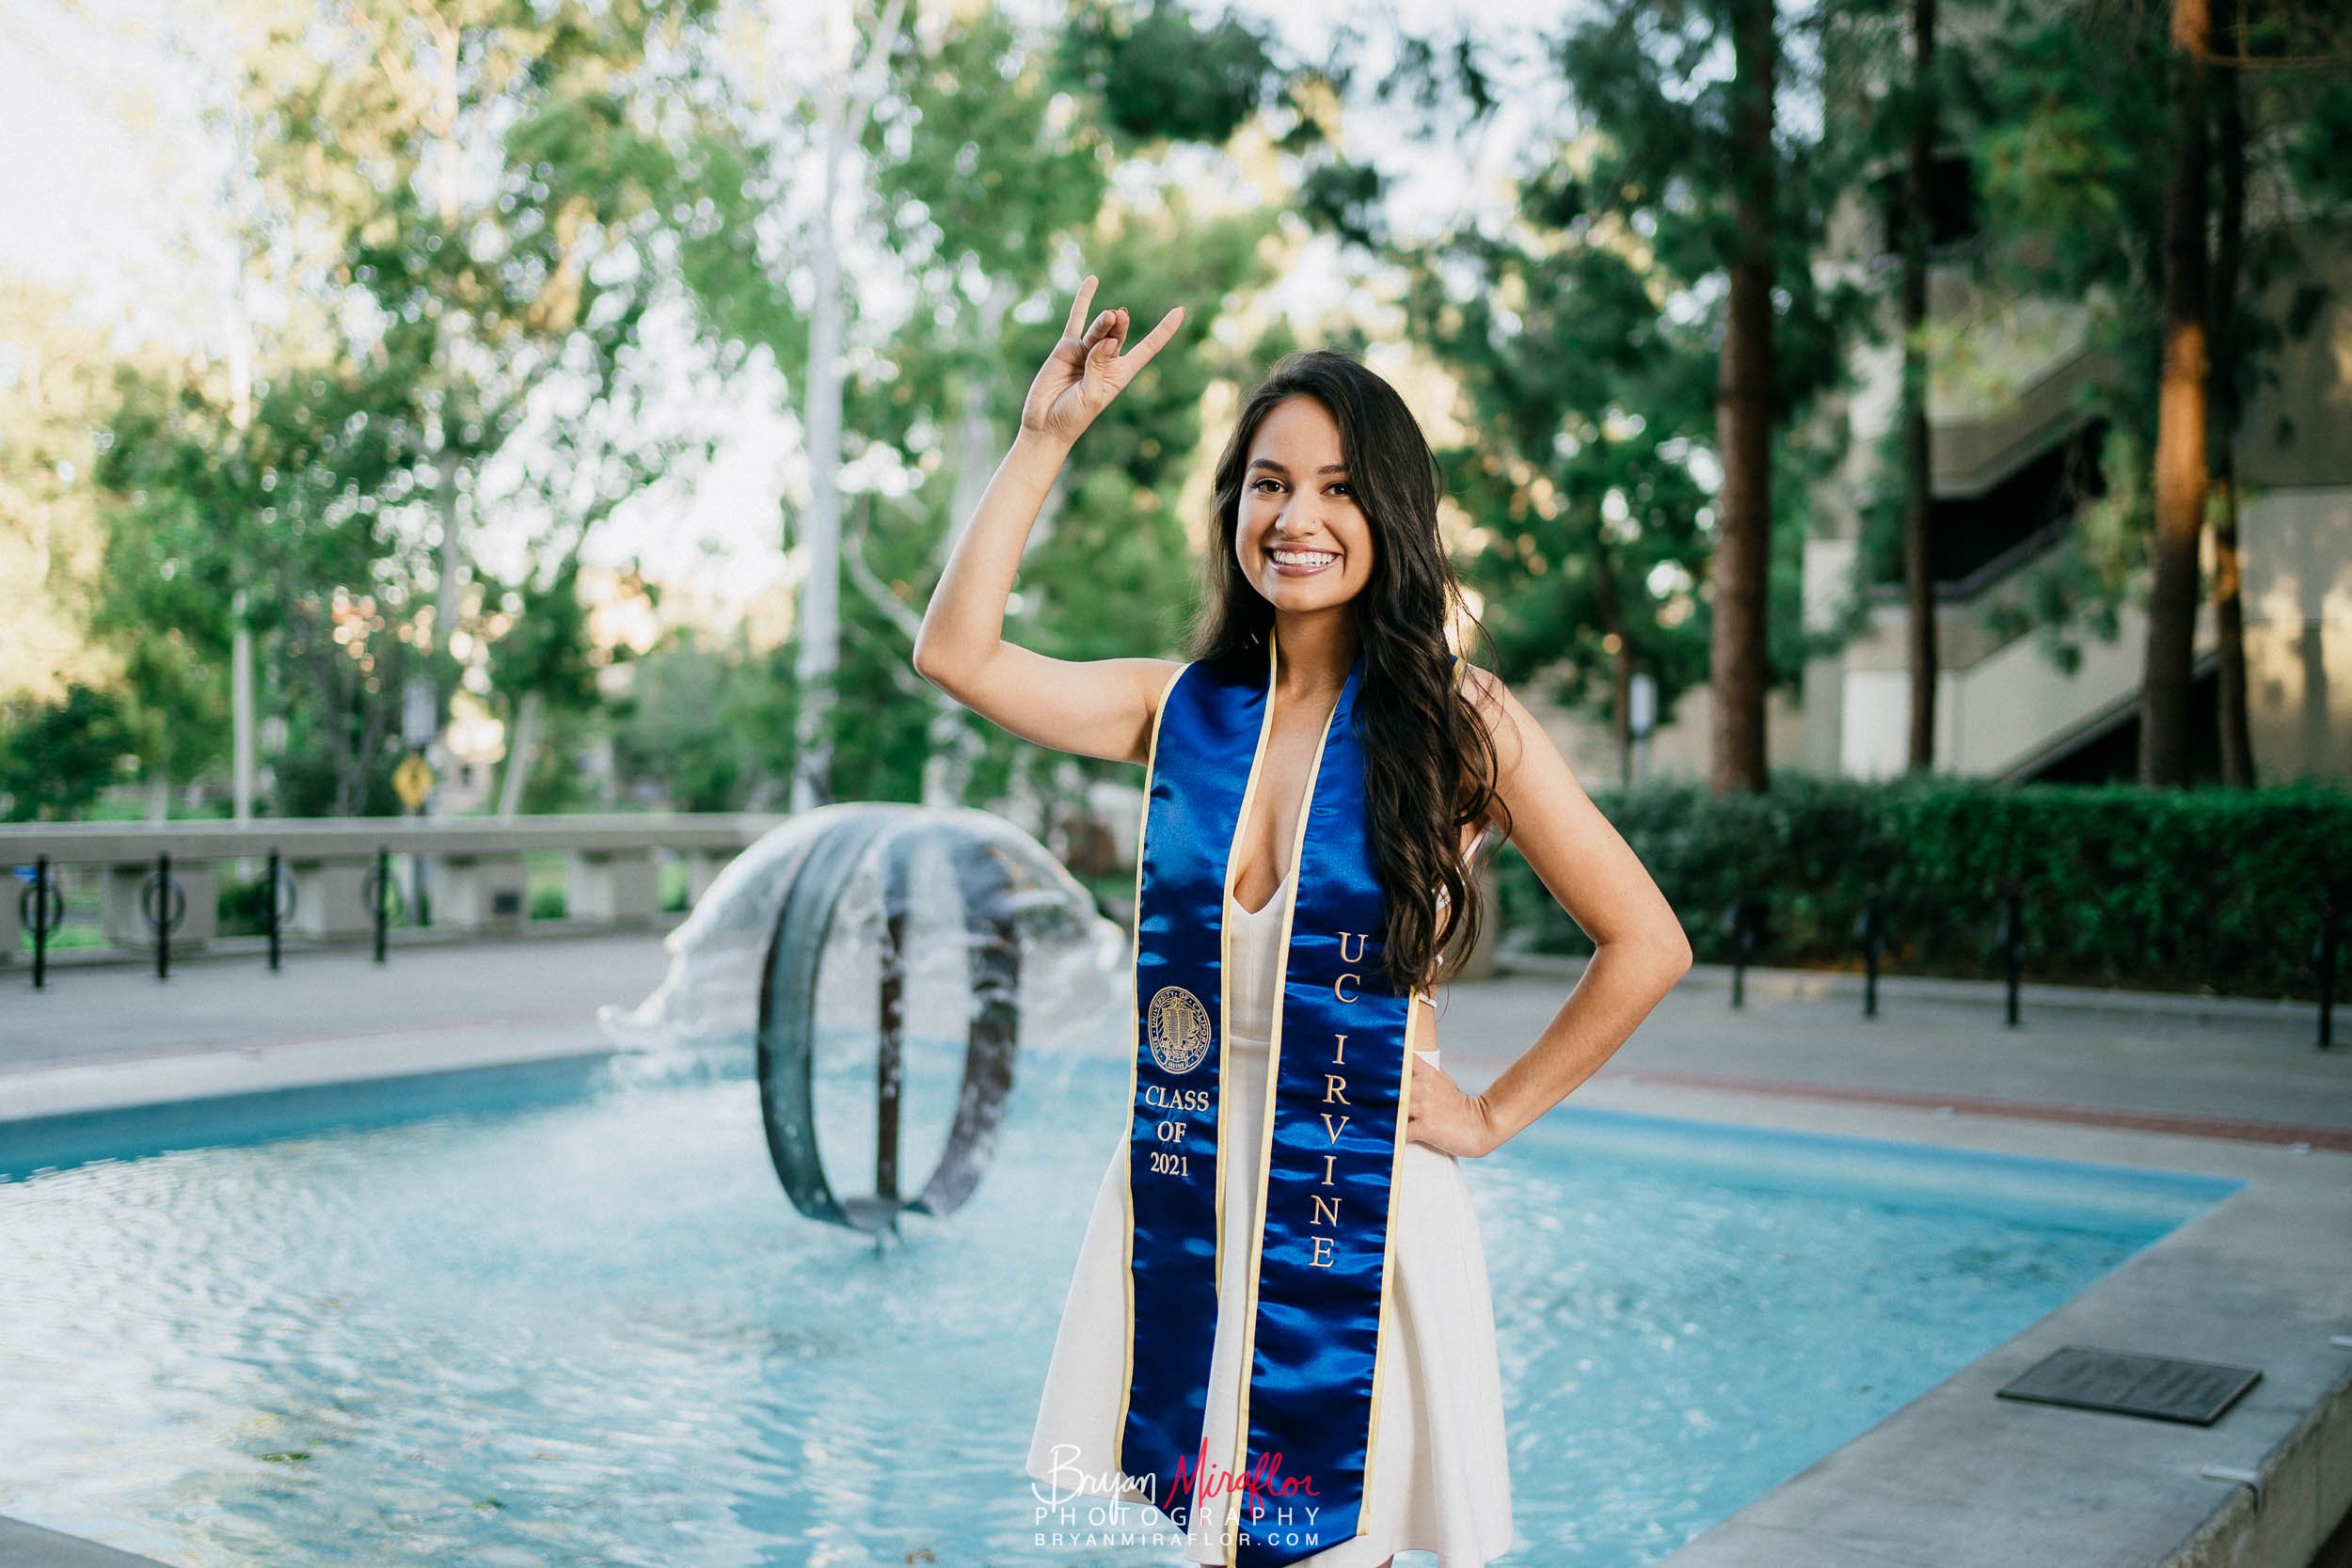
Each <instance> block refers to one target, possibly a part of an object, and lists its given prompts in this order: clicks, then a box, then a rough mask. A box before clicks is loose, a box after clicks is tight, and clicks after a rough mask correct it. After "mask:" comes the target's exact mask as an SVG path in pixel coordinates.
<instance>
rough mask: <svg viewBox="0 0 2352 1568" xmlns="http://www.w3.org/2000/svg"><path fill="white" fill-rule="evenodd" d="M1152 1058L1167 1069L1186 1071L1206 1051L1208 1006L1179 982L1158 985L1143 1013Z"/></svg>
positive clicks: (1198, 1062)
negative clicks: (1149, 1039)
mask: <svg viewBox="0 0 2352 1568" xmlns="http://www.w3.org/2000/svg"><path fill="white" fill-rule="evenodd" d="M1145 1016H1146V1017H1147V1018H1148V1019H1149V1021H1150V1030H1151V1039H1152V1060H1153V1061H1155V1062H1157V1063H1159V1064H1160V1066H1161V1067H1162V1068H1163V1069H1166V1070H1168V1071H1169V1072H1190V1071H1191V1070H1192V1069H1194V1068H1197V1067H1199V1066H1200V1059H1201V1058H1202V1057H1204V1056H1206V1055H1207V1054H1208V1053H1209V1009H1208V1008H1206V1007H1204V1006H1201V1005H1200V998H1199V997H1197V996H1195V995H1193V994H1192V992H1190V991H1188V990H1185V989H1184V987H1182V986H1162V987H1161V988H1160V989H1159V991H1158V992H1157V994H1155V995H1154V996H1153V997H1152V1006H1151V1008H1150V1009H1149V1011H1148V1012H1147V1013H1146V1015H1145Z"/></svg>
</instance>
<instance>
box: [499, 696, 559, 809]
mask: <svg viewBox="0 0 2352 1568" xmlns="http://www.w3.org/2000/svg"><path fill="white" fill-rule="evenodd" d="M547 707H548V700H547V698H546V697H545V696H543V695H541V694H540V693H539V692H536V691H526V692H524V693H523V696H522V701H521V702H519V703H516V705H515V734H514V736H513V737H512V738H511V739H510V740H509V741H508V742H507V747H506V772H505V775H504V776H503V777H501V779H500V780H499V820H500V821H501V822H511V821H513V820H514V819H515V816H516V814H517V813H518V812H520V811H521V810H522V805H523V786H524V785H525V784H528V783H530V781H531V763H532V758H533V757H534V756H536V755H537V754H538V752H539V729H540V721H541V720H542V719H543V718H544V717H545V716H546V713H547Z"/></svg>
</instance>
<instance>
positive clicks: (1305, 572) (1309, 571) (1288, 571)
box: [1265, 546, 1340, 578]
mask: <svg viewBox="0 0 2352 1568" xmlns="http://www.w3.org/2000/svg"><path fill="white" fill-rule="evenodd" d="M1283 547H1284V548H1288V547H1289V546H1283ZM1316 553H1318V554H1322V555H1327V556H1329V557H1330V559H1329V560H1328V561H1326V562H1323V563H1322V564H1321V565H1319V566H1295V565H1293V564H1291V563H1290V562H1285V561H1278V560H1276V559H1275V556H1274V552H1273V551H1272V550H1268V551H1266V552H1265V559H1266V564H1267V565H1269V566H1271V567H1273V568H1274V569H1275V571H1276V572H1277V573H1279V574H1280V575H1281V576H1283V577H1286V578H1311V577H1313V576H1314V575H1315V574H1316V573H1317V572H1327V571H1329V570H1330V569H1331V568H1332V567H1334V566H1337V565H1338V564H1339V563H1340V556H1339V553H1338V552H1337V551H1335V550H1323V551H1318V552H1316Z"/></svg>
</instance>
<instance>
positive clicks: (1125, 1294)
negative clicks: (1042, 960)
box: [1111, 664, 1224, 1513]
mask: <svg viewBox="0 0 2352 1568" xmlns="http://www.w3.org/2000/svg"><path fill="white" fill-rule="evenodd" d="M1189 668H1191V666H1190V665H1188V664H1179V665H1177V666H1176V671H1175V673H1173V674H1171V675H1169V676H1168V682H1167V684H1166V685H1164V686H1162V687H1161V688H1160V700H1159V701H1158V702H1157V703H1155V704H1153V705H1152V739H1151V743H1150V744H1149V745H1148V746H1147V747H1146V748H1145V749H1144V753H1143V815H1142V817H1141V818H1140V819H1139V820H1138V821H1137V822H1136V901H1135V911H1136V930H1135V937H1134V940H1133V941H1132V942H1130V944H1129V947H1128V954H1127V986H1128V990H1129V991H1130V993H1131V994H1130V995H1129V997H1128V1007H1127V1012H1128V1016H1129V1017H1130V1018H1133V1017H1136V1015H1137V1013H1138V1006H1137V1002H1138V998H1137V997H1136V995H1134V994H1133V993H1134V992H1136V990H1139V989H1140V981H1141V979H1142V970H1143V841H1144V835H1145V834H1146V833H1147V832H1150V831H1151V827H1152V775H1153V774H1154V773H1155V772H1156V771H1157V770H1158V768H1159V765H1160V720H1161V718H1162V717H1163V716H1165V715H1166V714H1167V712H1168V693H1169V692H1171V691H1173V690H1175V689H1176V683H1177V682H1178V681H1180V680H1182V679H1184V672H1185V671H1186V670H1187V669H1189ZM1217 1070H1218V1071H1220V1072H1222V1071H1223V1070H1224V1064H1223V1062H1222V1061H1220V1062H1219V1063H1218V1065H1217ZM1140 1075H1141V1073H1140V1069H1139V1068H1138V1066H1137V1064H1136V1042H1135V1038H1134V1037H1133V1036H1132V1035H1130V1036H1129V1037H1128V1040H1127V1112H1126V1120H1125V1121H1124V1122H1123V1123H1122V1124H1121V1125H1122V1126H1124V1127H1125V1129H1126V1135H1125V1136H1123V1137H1121V1138H1120V1140H1119V1166H1120V1183H1119V1211H1120V1217H1121V1219H1122V1220H1124V1222H1125V1223H1124V1224H1122V1225H1121V1226H1120V1231H1119V1257H1120V1265H1121V1267H1120V1271H1119V1279H1120V1287H1119V1289H1120V1296H1121V1298H1122V1300H1123V1302H1124V1304H1125V1317H1126V1320H1127V1331H1126V1333H1125V1334H1123V1335H1121V1336H1120V1374H1119V1418H1118V1419H1117V1421H1115V1422H1114V1423H1113V1424H1112V1426H1111V1473H1112V1477H1113V1480H1112V1481H1111V1491H1112V1493H1113V1495H1114V1496H1122V1497H1123V1495H1124V1493H1125V1491H1126V1490H1127V1489H1126V1488H1125V1487H1123V1486H1122V1485H1121V1484H1120V1478H1123V1477H1125V1476H1126V1474H1127V1404H1128V1402H1129V1399H1130V1398H1131V1397H1132V1396H1133V1394H1134V1393H1135V1377H1136V1189H1135V1180H1136V1174H1135V1160H1136V1139H1135V1130H1136V1123H1135V1116H1136V1082H1137V1080H1138V1078H1139V1077H1140ZM1219 1147H1220V1148H1222V1147H1223V1140H1222V1139H1220V1140H1219ZM1221 1239H1222V1238H1220V1240H1221ZM1147 1500H1149V1501H1152V1502H1153V1503H1154V1504H1156V1503H1157V1501H1158V1499H1156V1498H1152V1499H1147ZM1161 1512H1162V1513H1166V1512H1167V1510H1166V1509H1165V1508H1163V1509H1162V1510H1161Z"/></svg>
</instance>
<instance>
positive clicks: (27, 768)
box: [0, 686, 132, 822]
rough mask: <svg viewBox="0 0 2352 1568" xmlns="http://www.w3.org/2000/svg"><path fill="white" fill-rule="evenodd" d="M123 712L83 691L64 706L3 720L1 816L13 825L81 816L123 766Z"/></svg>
mask: <svg viewBox="0 0 2352 1568" xmlns="http://www.w3.org/2000/svg"><path fill="white" fill-rule="evenodd" d="M131 745H132V741H131V734H130V730H129V727H128V725H127V724H126V722H125V720H124V715H123V712H122V705H121V704H120V702H119V700H118V699H116V698H115V697H113V696H112V695H110V694H108V693H106V692H103V691H97V690H93V689H90V688H88V687H87V686H74V687H72V688H69V689H67V691H66V695H65V701H63V702H62V703H57V704H55V705H43V706H39V707H27V708H25V709H24V710H23V711H22V712H20V713H18V714H16V715H14V716H0V817H4V818H5V819H6V820H8V821H11V822H30V821H36V820H41V819H49V820H56V819H60V818H65V817H71V816H79V815H80V814H81V813H82V812H84V811H86V810H87V809H88V807H89V805H90V802H92V801H93V800H97V799H98V792H99V791H100V790H102V789H103V788H105V787H106V785H107V784H112V783H113V782H114V780H115V778H116V777H117V775H118V773H119V769H120V765H121V764H122V763H123V762H125V761H127V760H128V754H129V752H130V751H131Z"/></svg>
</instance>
